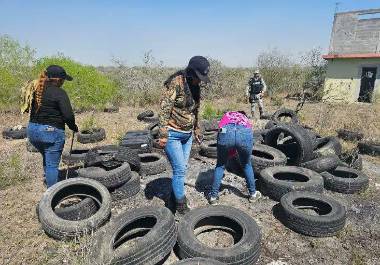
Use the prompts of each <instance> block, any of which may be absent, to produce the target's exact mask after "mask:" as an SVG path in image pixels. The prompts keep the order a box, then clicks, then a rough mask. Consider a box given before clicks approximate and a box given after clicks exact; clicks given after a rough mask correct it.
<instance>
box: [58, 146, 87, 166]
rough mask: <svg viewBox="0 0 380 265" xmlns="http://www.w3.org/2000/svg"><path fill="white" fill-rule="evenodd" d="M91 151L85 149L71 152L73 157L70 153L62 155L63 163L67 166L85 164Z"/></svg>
mask: <svg viewBox="0 0 380 265" xmlns="http://www.w3.org/2000/svg"><path fill="white" fill-rule="evenodd" d="M89 151H90V149H87V148H83V149H79V148H77V149H73V150H72V152H71V155H70V153H69V152H64V153H63V154H62V162H63V163H65V164H66V165H75V164H79V163H84V162H85V159H86V155H87V153H88V152H89Z"/></svg>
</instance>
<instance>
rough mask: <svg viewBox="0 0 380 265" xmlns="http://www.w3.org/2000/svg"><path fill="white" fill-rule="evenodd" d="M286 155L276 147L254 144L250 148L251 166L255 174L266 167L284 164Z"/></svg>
mask: <svg viewBox="0 0 380 265" xmlns="http://www.w3.org/2000/svg"><path fill="white" fill-rule="evenodd" d="M287 160H288V159H287V157H286V155H285V154H284V153H282V152H281V151H280V150H277V149H276V148H273V147H270V146H268V145H263V144H255V145H254V146H253V150H252V167H253V171H254V172H255V174H258V175H260V172H261V170H263V169H265V168H267V167H274V166H285V165H286V162H287Z"/></svg>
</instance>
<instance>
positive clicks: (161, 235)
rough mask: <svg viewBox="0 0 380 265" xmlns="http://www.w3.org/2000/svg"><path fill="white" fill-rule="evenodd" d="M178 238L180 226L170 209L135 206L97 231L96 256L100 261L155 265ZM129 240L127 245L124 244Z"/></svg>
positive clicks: (105, 262) (131, 264)
mask: <svg viewBox="0 0 380 265" xmlns="http://www.w3.org/2000/svg"><path fill="white" fill-rule="evenodd" d="M136 238H138V239H137V240H134V239H136ZM176 238H177V228H176V224H175V220H174V216H173V214H172V213H171V212H170V210H169V209H167V208H165V207H153V206H150V207H143V208H138V209H133V210H132V211H129V212H126V213H123V214H120V215H119V216H117V217H116V218H115V219H113V220H111V222H110V223H108V224H107V225H106V226H104V227H103V228H102V229H101V230H99V231H98V232H97V233H96V235H95V239H94V250H95V251H94V257H93V259H94V260H95V261H96V262H100V263H101V264H123V265H155V264H158V263H159V262H160V261H162V260H163V259H164V258H165V257H166V256H167V255H168V254H169V253H170V252H171V251H172V249H173V247H174V245H175V242H176ZM129 240H131V241H129ZM128 241H129V242H128ZM126 242H128V243H129V244H128V247H123V244H124V243H126ZM92 263H93V264H96V263H94V262H92Z"/></svg>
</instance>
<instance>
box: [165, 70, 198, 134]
mask: <svg viewBox="0 0 380 265" xmlns="http://www.w3.org/2000/svg"><path fill="white" fill-rule="evenodd" d="M165 88H166V89H165V90H164V92H163V96H162V98H161V103H160V105H161V110H160V113H159V115H158V117H159V127H160V130H159V138H167V137H168V127H171V128H173V129H176V130H180V131H191V130H193V129H194V130H195V132H196V133H199V126H198V112H199V106H200V101H199V100H198V101H195V100H193V97H192V94H191V92H190V88H189V86H188V84H187V82H186V78H185V77H184V75H177V76H175V77H173V79H172V80H170V81H169V82H168V83H166V84H165Z"/></svg>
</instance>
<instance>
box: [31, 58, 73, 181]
mask: <svg viewBox="0 0 380 265" xmlns="http://www.w3.org/2000/svg"><path fill="white" fill-rule="evenodd" d="M65 80H67V81H71V80H73V78H72V77H71V76H69V75H68V74H66V71H65V69H63V68H62V67H60V66H58V65H51V66H49V67H48V68H46V70H45V71H44V72H43V73H42V74H41V75H40V78H39V80H38V84H37V87H36V88H35V91H34V95H33V101H32V108H31V112H30V120H29V125H28V130H27V133H28V138H29V141H30V142H31V143H32V145H34V147H36V148H37V149H38V151H39V152H40V153H41V154H42V158H43V166H44V173H45V181H46V185H47V187H48V188H49V187H50V186H52V185H54V184H55V183H57V181H58V166H59V162H60V160H61V155H62V150H63V146H64V145H65V124H67V126H68V127H69V128H70V129H71V130H73V131H74V132H78V126H77V125H76V124H75V117H74V113H73V110H72V107H71V104H70V100H69V97H68V96H67V94H66V92H65V91H64V90H63V89H62V85H63V83H64V82H65Z"/></svg>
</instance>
